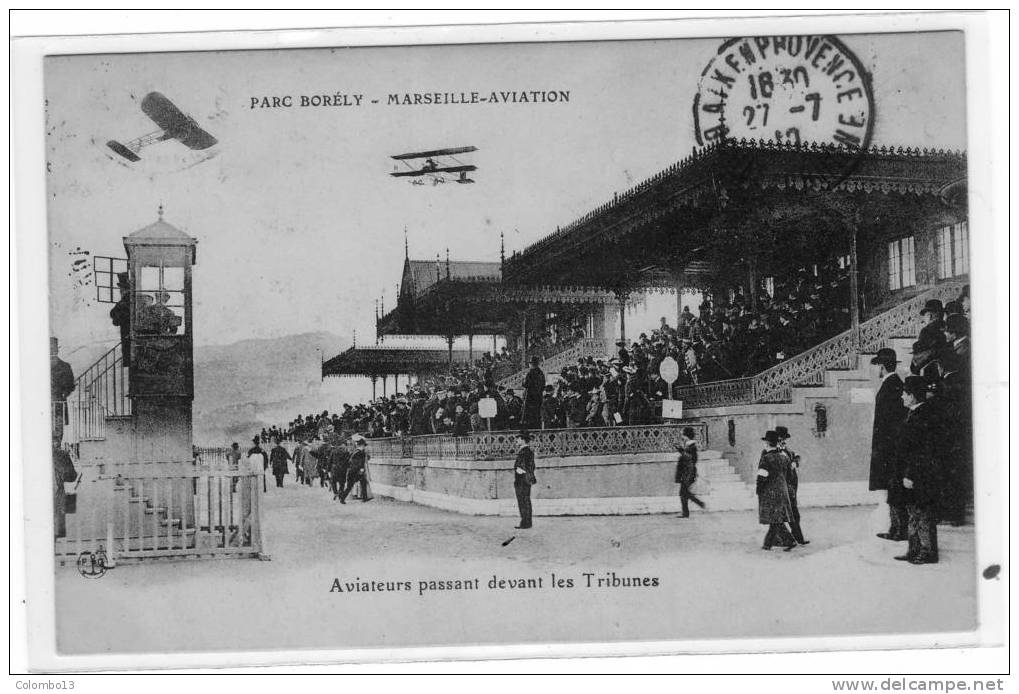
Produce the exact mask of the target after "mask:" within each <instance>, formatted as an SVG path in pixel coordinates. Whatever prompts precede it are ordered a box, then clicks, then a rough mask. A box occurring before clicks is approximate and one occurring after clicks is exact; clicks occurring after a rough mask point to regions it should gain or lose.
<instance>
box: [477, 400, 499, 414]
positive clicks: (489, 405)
mask: <svg viewBox="0 0 1019 694" xmlns="http://www.w3.org/2000/svg"><path fill="white" fill-rule="evenodd" d="M497 411H498V409H497V407H496V405H495V398H481V399H480V400H478V416H479V417H482V418H483V419H488V418H489V417H494V416H495V414H496V412H497Z"/></svg>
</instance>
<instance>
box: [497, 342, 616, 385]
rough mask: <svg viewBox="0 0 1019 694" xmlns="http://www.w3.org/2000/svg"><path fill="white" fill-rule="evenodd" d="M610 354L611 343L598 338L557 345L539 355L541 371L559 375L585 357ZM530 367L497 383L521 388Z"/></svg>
mask: <svg viewBox="0 0 1019 694" xmlns="http://www.w3.org/2000/svg"><path fill="white" fill-rule="evenodd" d="M608 353H609V341H608V340H605V339H602V338H598V337H585V338H583V339H581V340H577V341H575V342H571V343H570V344H568V345H566V346H565V347H562V346H560V345H555V346H554V347H553V348H552V349H550V350H548V354H547V355H545V354H540V353H539V354H538V356H539V357H541V359H542V362H541V369H542V371H544V372H545V373H547V374H548V373H559V372H560V371H562V370H563V369H564V368H566V367H567V366H569V365H571V364H573V363H575V362H576V361H577V360H578V359H581V358H584V357H605V356H607V355H608ZM529 368H530V367H527V368H524V369H518V370H517V371H516V372H515V373H513V374H511V375H509V376H506V377H504V378H502V379H497V383H498V384H499V385H501V386H506V387H519V386H520V384H522V383H523V382H524V377H525V376H527V371H528V369H529Z"/></svg>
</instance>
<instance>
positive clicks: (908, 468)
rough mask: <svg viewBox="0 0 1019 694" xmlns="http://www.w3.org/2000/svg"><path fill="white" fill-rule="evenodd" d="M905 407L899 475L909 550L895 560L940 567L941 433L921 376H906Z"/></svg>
mask: <svg viewBox="0 0 1019 694" xmlns="http://www.w3.org/2000/svg"><path fill="white" fill-rule="evenodd" d="M902 404H903V405H905V406H906V407H907V408H909V414H907V415H906V421H905V422H904V423H903V425H902V432H901V434H900V436H899V445H900V449H899V475H900V476H901V478H902V486H903V487H904V488H905V490H906V509H907V511H908V512H909V525H908V528H907V532H908V538H907V539H908V540H909V549H908V550H907V552H906V553H905V554H903V555H902V556H898V557H895V558H896V559H898V560H899V561H908V562H909V563H910V564H937V563H938V519H937V505H938V501H939V497H940V495H941V490H940V488H939V483H940V480H941V474H940V470H939V460H938V456H939V455H940V451H939V448H938V438H939V433H940V432H939V430H938V427H937V414H936V413H935V408H934V407H933V406H932V405H930V404H928V403H927V381H926V380H925V379H924V378H923V377H922V376H907V377H906V381H905V383H904V384H903V386H902Z"/></svg>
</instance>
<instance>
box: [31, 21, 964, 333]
mask: <svg viewBox="0 0 1019 694" xmlns="http://www.w3.org/2000/svg"><path fill="white" fill-rule="evenodd" d="M840 38H841V39H842V41H843V42H844V43H845V44H846V45H847V46H848V48H849V49H850V50H852V51H853V52H855V54H856V55H857V56H858V57H859V59H860V60H861V62H862V63H863V65H864V67H865V68H866V69H867V70H869V71H870V72H871V73H872V76H873V83H874V103H875V111H876V115H875V128H874V136H873V141H874V143H875V144H888V145H895V146H904V147H905V146H912V147H941V148H950V149H965V130H966V128H965V104H966V100H965V83H964V76H965V75H964V73H965V69H964V59H965V56H964V40H963V35H962V34H961V33H948V32H946V33H927V34H886V35H876V34H869V35H849V36H841V37H840ZM720 43H721V41H720V40H719V39H697V40H662V41H617V42H586V43H585V42H582V43H546V44H513V45H510V44H501V45H499V44H491V45H470V46H420V47H383V48H336V49H298V50H262V51H233V52H195V53H156V54H125V55H92V56H90V55H78V56H58V57H50V58H47V59H46V64H45V73H44V79H45V90H46V96H47V161H48V163H49V167H48V170H49V174H48V180H47V191H48V201H49V205H48V210H47V217H48V234H49V239H50V249H51V256H50V288H51V297H50V299H51V322H52V331H53V334H55V335H58V336H60V338H61V344H62V345H70V346H71V348H73V347H74V346H80V345H85V344H88V343H95V342H100V341H104V340H105V341H110V342H111V344H112V342H113V341H114V338H115V337H116V334H117V333H116V329H115V328H113V326H112V325H111V324H110V322H109V317H108V312H109V308H110V307H109V306H108V305H104V304H99V303H97V302H96V301H95V289H94V287H93V286H92V285H89V284H85V283H83V282H82V281H81V279H82V274H81V273H80V272H79V273H75V272H73V271H72V267H73V262H74V261H75V260H77V259H80V258H81V257H82V256H80V255H74V254H75V253H77V252H78V251H79V249H81V250H87V251H89V252H90V253H91V254H99V255H111V256H117V257H122V256H123V255H124V250H123V244H122V237H123V236H125V235H127V234H130V233H131V232H133V231H135V230H137V229H140V228H142V227H144V226H146V225H148V224H150V223H152V222H154V221H155V220H156V218H157V208H158V207H159V206H160V205H162V206H163V207H164V209H165V213H164V215H165V217H164V218H165V220H166V221H167V222H169V223H170V224H173V225H174V226H177V227H178V228H180V229H183V230H185V231H186V232H188V233H189V234H191V235H192V236H194V237H196V238H197V239H198V261H197V265H196V267H195V269H194V307H195V325H194V335H195V342H196V344H199V345H201V344H228V343H231V342H234V341H237V340H242V339H250V338H261V337H279V336H284V335H288V334H297V333H305V332H312V331H328V332H332V333H334V334H336V335H340V336H343V337H345V338H349V336H350V335H351V334H352V332H353V331H354V330H356V331H357V333H358V336H359V340H358V341H359V342H363V341H371V340H372V338H373V335H374V305H375V300H376V299H378V298H379V297H380V296H382V297H384V305H385V308H386V309H387V310H388V309H390V308H392V306H393V304H394V297H395V292H396V286H397V283H398V282H399V281H400V274H401V271H402V264H403V256H404V229H406V233H407V238H408V242H409V246H410V254H411V257H412V258H423V259H434V258H435V256H436V254H437V253H438V254H440V255H441V256H442V257H443V258H445V253H446V248H447V247H448V248H449V249H450V254H451V257H452V258H453V259H458V260H489V261H495V260H498V257H499V233H500V232H504V233H505V235H506V246H507V252H512V251H513V250H521V249H523V248H524V247H525V246H526V245H528V244H529V243H532V242H534V241H536V240H538V239H539V238H541V237H543V236H544V235H546V234H548V233H550V232H551V231H554V230H555V227H556V226H557V225H565V224H568V223H569V222H571V221H572V220H573V219H575V218H577V217H579V216H580V215H582V214H584V213H585V212H586V211H588V210H589V209H591V208H593V207H595V206H597V205H599V204H601V203H603V202H605V201H607V200H609V199H611V197H612V194H613V192H622V191H624V190H626V189H627V188H628V187H630V186H631V185H633V184H635V183H637V182H639V181H640V180H642V179H644V178H646V177H648V176H650V175H652V174H654V173H656V172H657V171H659V170H661V169H663V168H664V167H666V166H668V165H669V164H671V163H673V162H675V161H677V160H679V159H681V158H683V157H684V156H687V155H688V154H689V153H690V151H691V149H692V147H693V146H694V144H695V140H694V125H693V118H692V109H691V105H692V101H693V97H694V95H695V93H696V90H697V85H698V78H699V76H700V73H701V71H702V69H703V68H704V66H705V65H706V64H707V63H708V61H709V60H710V59H711V57H712V56H713V55H714V53H715V51H716V49H717V47H718V46H719V44H720ZM546 89H547V90H557V91H559V90H562V91H569V95H570V96H569V101H568V102H566V103H563V102H559V103H554V104H553V103H545V104H520V103H517V104H497V105H493V104H477V105H441V106H425V105H420V106H391V105H387V104H386V99H387V95H388V94H391V93H400V94H402V93H404V92H457V93H459V92H470V91H478V92H480V93H481V94H482V95H484V94H487V93H489V92H491V91H493V90H496V91H499V90H521V91H522V90H528V91H529V90H546ZM150 91H159V92H161V93H163V94H164V95H166V96H167V97H168V98H170V99H171V100H172V101H173V102H174V103H175V104H176V105H177V106H178V107H180V108H181V109H182V110H183V111H185V112H187V113H189V114H190V115H192V116H193V117H194V118H195V120H196V121H198V123H199V124H200V125H201V126H202V127H203V128H205V129H206V130H208V132H210V133H212V134H213V135H214V136H215V137H216V138H217V139H218V140H219V143H218V144H217V145H216V146H215V147H214V148H212V149H211V150H207V151H206V152H201V153H195V152H192V151H190V150H187V149H185V148H184V147H183V146H181V145H180V144H178V143H176V142H172V141H171V142H164V143H160V144H157V145H153V146H151V147H149V148H146V149H145V150H143V151H142V152H141V156H142V161H141V162H139V163H137V164H133V165H129V164H127V163H126V162H124V161H122V160H119V159H118V158H117V157H116V155H114V154H112V153H111V152H110V151H109V150H108V149H107V148H106V147H105V143H106V141H107V140H110V139H117V140H120V141H122V142H123V141H126V140H130V139H132V138H135V137H138V136H141V135H143V134H146V133H149V132H152V131H153V130H155V129H156V126H155V125H154V124H153V123H152V122H151V121H149V120H148V118H147V117H146V116H145V115H144V113H142V111H141V109H140V103H141V100H142V98H143V97H144V95H145V94H147V93H148V92H150ZM336 93H340V94H347V95H350V96H349V98H350V99H351V100H353V95H354V94H363V95H364V99H365V100H366V101H365V105H363V106H361V107H319V108H310V107H307V108H301V107H299V106H297V105H295V106H293V107H291V108H267V109H263V108H251V100H252V98H260V97H270V99H271V97H273V96H279V97H282V96H284V95H290V96H291V97H292V98H293V99H294V100H295V101H296V102H297V103H299V101H300V97H301V95H307V96H311V95H322V94H329V95H334V94H336ZM373 98H377V99H379V100H380V104H376V105H370V104H368V103H367V100H370V99H373ZM462 145H473V146H475V147H477V148H478V151H477V152H476V153H474V154H473V155H472V157H471V162H472V163H474V164H476V165H477V167H478V170H477V171H476V172H475V173H474V174H472V176H473V178H474V179H475V181H476V183H475V184H474V185H455V184H446V185H441V186H431V185H424V186H415V185H410V184H409V182H408V179H397V178H392V177H390V176H388V175H387V174H388V173H389V172H390V171H391V170H392V167H393V165H394V162H393V160H391V159H390V158H389V156H390V155H393V154H398V153H402V152H408V151H420V150H423V149H431V148H436V147H452V146H462ZM365 338H367V340H366V339H365Z"/></svg>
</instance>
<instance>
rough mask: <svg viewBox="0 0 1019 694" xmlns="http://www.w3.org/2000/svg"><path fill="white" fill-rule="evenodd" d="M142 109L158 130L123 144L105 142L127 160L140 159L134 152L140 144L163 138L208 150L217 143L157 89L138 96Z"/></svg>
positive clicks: (188, 146) (138, 150) (154, 141)
mask: <svg viewBox="0 0 1019 694" xmlns="http://www.w3.org/2000/svg"><path fill="white" fill-rule="evenodd" d="M142 112H144V113H145V115H146V116H148V117H149V118H151V119H152V120H153V122H155V124H156V125H158V126H159V128H160V129H159V130H157V131H155V132H152V133H149V134H147V135H142V136H141V137H138V138H135V139H134V140H129V141H127V142H125V143H123V144H121V143H120V142H117V141H116V140H110V141H109V142H107V143H106V146H107V147H109V148H110V149H112V150H113V151H114V152H116V153H117V154H119V155H120V156H122V157H124V158H125V159H127V160H128V161H131V162H135V161H140V160H141V157H140V156H138V153H139V152H140V151H141V150H142V149H143V148H144V147H148V146H149V145H153V144H156V143H157V142H162V141H164V140H177V141H178V142H180V143H181V144H182V145H184V146H185V147H187V148H188V149H208V148H209V147H212V146H213V145H214V144H216V143H217V142H218V140H217V139H216V138H215V137H213V136H212V135H210V134H209V133H207V132H205V131H204V130H202V129H201V128H200V127H199V126H198V123H196V122H195V119H194V118H192V117H191V116H189V115H187V114H186V113H184V112H182V111H181V110H180V109H179V108H177V107H176V106H174V105H173V102H172V101H170V100H169V99H167V98H166V97H165V96H163V95H162V94H160V93H159V92H149V93H148V94H146V95H145V98H144V99H142Z"/></svg>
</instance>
